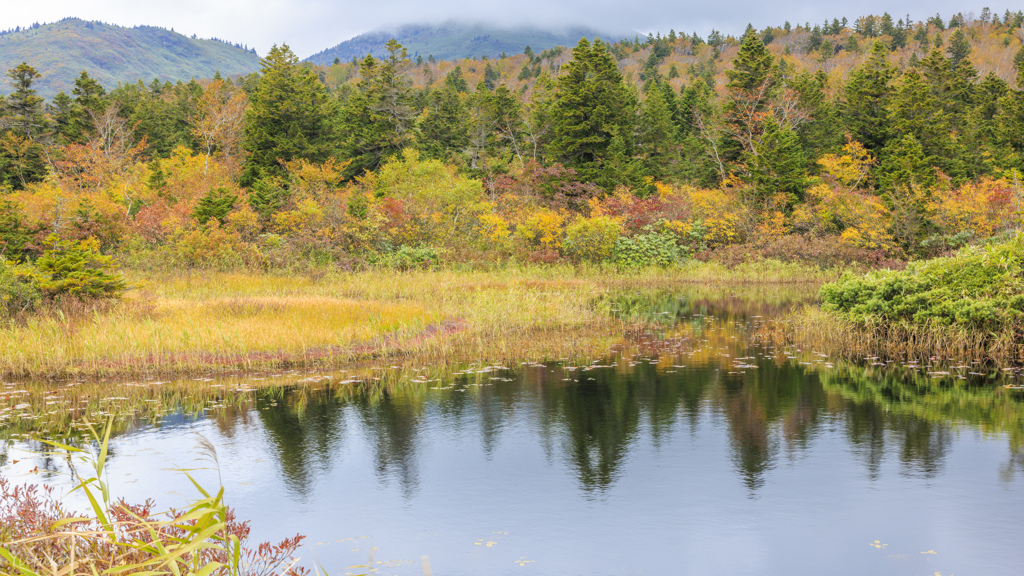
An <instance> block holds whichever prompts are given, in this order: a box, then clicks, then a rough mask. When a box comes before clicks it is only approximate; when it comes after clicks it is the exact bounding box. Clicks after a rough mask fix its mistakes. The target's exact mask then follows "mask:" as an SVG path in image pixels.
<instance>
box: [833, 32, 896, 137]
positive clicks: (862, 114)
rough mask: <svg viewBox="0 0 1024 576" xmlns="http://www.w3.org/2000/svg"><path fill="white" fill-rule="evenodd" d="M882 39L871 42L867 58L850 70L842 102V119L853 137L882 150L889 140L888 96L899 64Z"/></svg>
mask: <svg viewBox="0 0 1024 576" xmlns="http://www.w3.org/2000/svg"><path fill="white" fill-rule="evenodd" d="M888 54H889V51H888V49H887V48H886V47H885V44H882V42H881V41H875V42H874V44H872V45H871V52H870V53H869V54H868V59H867V60H866V61H865V62H864V63H863V64H861V65H860V66H859V67H858V68H856V69H854V70H853V72H851V73H850V80H849V81H848V82H847V83H846V87H845V89H844V98H843V101H842V104H841V111H842V116H843V121H844V123H845V124H846V128H847V129H849V131H850V132H851V134H852V135H853V138H854V139H855V140H857V141H858V142H860V143H861V144H863V145H864V147H865V148H867V149H868V150H875V151H877V150H880V149H881V148H882V147H883V146H885V144H886V142H888V140H889V115H888V108H889V106H888V105H889V99H890V98H891V96H892V82H893V78H894V77H895V76H896V67H895V66H893V65H892V64H890V63H889V58H888Z"/></svg>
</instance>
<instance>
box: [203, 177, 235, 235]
mask: <svg viewBox="0 0 1024 576" xmlns="http://www.w3.org/2000/svg"><path fill="white" fill-rule="evenodd" d="M237 203H238V196H237V195H235V194H232V193H231V191H230V190H228V189H227V188H225V187H223V186H218V187H217V188H211V189H210V191H209V192H207V193H206V194H205V195H204V196H203V197H202V198H200V199H199V204H197V205H196V209H195V211H194V212H193V213H192V217H193V218H195V219H196V222H198V223H199V224H200V225H204V224H206V223H207V222H209V221H210V220H211V219H215V220H217V222H218V223H219V224H220V225H221V226H223V225H224V218H226V217H227V215H228V214H229V213H231V211H232V210H234V208H235V204H237Z"/></svg>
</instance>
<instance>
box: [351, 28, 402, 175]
mask: <svg viewBox="0 0 1024 576" xmlns="http://www.w3.org/2000/svg"><path fill="white" fill-rule="evenodd" d="M386 49H387V54H386V55H385V57H384V58H383V59H382V60H380V61H377V60H374V58H373V56H370V55H367V57H366V58H365V59H364V60H363V62H362V64H361V65H360V69H359V74H360V76H362V79H361V80H360V82H359V84H358V86H357V87H356V90H355V92H353V93H352V95H350V96H349V98H348V102H346V104H345V108H344V110H342V114H341V117H340V129H341V132H342V133H343V134H344V141H343V142H342V146H341V148H342V157H343V158H345V159H346V160H351V161H352V163H351V164H350V165H349V167H348V169H347V171H346V176H347V177H349V178H351V177H354V176H358V175H359V174H361V173H363V172H364V171H370V170H376V169H377V167H379V166H380V165H381V164H382V163H383V162H384V161H385V160H386V159H388V158H390V157H392V156H395V155H396V154H398V153H399V152H400V151H401V150H402V149H403V148H405V147H406V146H408V145H409V144H410V143H412V141H413V136H414V128H415V119H416V116H417V111H416V108H415V106H414V101H413V100H414V98H413V96H414V95H413V92H412V87H411V82H410V81H409V78H408V76H407V72H408V70H409V68H410V67H411V63H410V61H409V55H408V52H407V51H406V49H405V48H404V47H403V46H402V45H401V44H399V43H398V42H396V41H395V40H393V39H392V40H390V41H388V43H387V45H386Z"/></svg>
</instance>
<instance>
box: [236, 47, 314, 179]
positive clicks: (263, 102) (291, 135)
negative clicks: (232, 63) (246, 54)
mask: <svg viewBox="0 0 1024 576" xmlns="http://www.w3.org/2000/svg"><path fill="white" fill-rule="evenodd" d="M261 64H262V68H261V71H260V79H259V83H258V84H257V85H256V90H255V91H254V92H253V94H252V96H251V98H250V106H249V110H248V112H247V113H246V118H245V120H246V122H245V136H244V139H243V141H242V146H243V147H244V148H245V150H246V151H248V152H249V157H248V158H247V159H246V162H245V166H244V167H243V168H242V177H241V179H240V181H241V183H242V185H243V186H251V185H252V184H253V183H254V182H256V181H257V180H259V179H262V178H268V177H275V176H278V177H280V176H284V175H285V174H286V171H285V168H284V165H283V162H287V161H290V160H295V159H299V158H302V159H305V160H308V161H310V162H323V161H324V160H326V159H327V158H328V157H329V156H330V154H331V152H332V151H333V148H332V138H331V136H332V133H331V118H332V116H333V114H334V112H333V107H332V105H331V102H330V100H329V99H328V97H327V89H326V87H324V85H323V83H321V82H320V79H319V78H318V77H317V75H316V74H315V73H314V72H313V71H312V70H310V69H309V68H306V67H304V66H301V65H300V64H299V59H298V57H297V56H295V54H294V53H293V52H292V51H291V48H289V47H288V46H287V45H281V46H277V45H275V46H273V47H272V48H271V49H270V52H269V53H268V54H267V56H266V58H264V59H263V61H262V63H261Z"/></svg>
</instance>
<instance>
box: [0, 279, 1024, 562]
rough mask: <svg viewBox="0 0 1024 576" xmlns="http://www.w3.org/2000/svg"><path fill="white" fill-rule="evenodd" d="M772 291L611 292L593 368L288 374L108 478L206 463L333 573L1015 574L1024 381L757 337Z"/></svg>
mask: <svg viewBox="0 0 1024 576" xmlns="http://www.w3.org/2000/svg"><path fill="white" fill-rule="evenodd" d="M781 308H782V306H779V305H777V303H775V304H772V305H769V304H766V303H763V302H751V301H749V300H748V301H739V300H735V299H718V300H708V299H699V300H698V299H693V298H688V297H687V296H686V295H685V294H668V295H666V294H660V295H654V296H651V295H648V296H642V297H641V296H637V297H626V298H623V299H622V300H621V302H618V303H617V304H616V308H615V310H616V311H617V313H619V314H622V315H624V316H632V317H644V318H645V319H646V320H647V322H646V328H643V329H636V330H631V331H627V333H626V334H625V335H624V337H623V344H622V345H621V346H619V347H616V349H614V350H612V351H610V352H609V355H608V356H607V357H604V358H599V359H595V360H594V361H592V362H590V363H582V362H570V361H560V362H548V363H543V364H541V363H535V362H532V361H524V362H523V363H520V364H516V365H507V366H485V365H471V366H461V367H457V369H456V368H453V369H451V371H450V372H448V373H440V374H438V373H436V372H432V371H424V372H422V375H421V376H417V374H420V373H419V372H416V371H412V372H411V373H410V374H412V375H411V376H410V377H409V378H410V383H409V385H407V386H401V387H392V388H388V389H382V388H374V389H368V388H366V387H361V386H354V385H351V384H346V383H345V380H346V376H345V375H344V374H306V373H293V374H291V377H292V378H294V379H306V380H310V379H312V380H315V381H316V382H317V385H316V386H314V387H309V386H305V387H298V386H295V387H282V388H273V389H263V390H258V391H255V392H253V393H252V400H251V402H247V403H240V404H221V405H216V406H209V407H207V409H205V410H201V411H198V412H195V411H189V410H178V411H177V412H172V413H169V414H165V415H164V416H162V417H161V418H160V419H159V420H158V421H157V422H156V423H155V424H138V425H135V426H133V427H131V428H130V429H127V430H125V431H123V432H122V433H120V434H119V435H117V436H116V438H115V439H114V440H113V442H112V457H111V460H110V463H109V478H110V481H111V485H112V490H113V492H114V493H115V494H116V495H118V496H123V497H125V498H126V499H127V500H129V501H142V500H144V499H146V498H149V497H153V498H155V499H156V500H157V502H158V504H159V505H161V506H174V505H178V506H180V505H181V504H183V503H184V502H185V501H186V500H187V498H189V497H193V496H195V492H194V490H193V489H191V488H190V485H189V483H188V480H187V479H186V478H185V477H184V475H183V474H182V473H181V472H180V471H176V470H175V469H176V468H196V467H205V468H206V469H204V470H198V471H196V472H194V473H193V474H194V475H196V476H197V478H198V479H199V481H200V482H201V483H202V484H204V485H207V486H215V485H216V484H217V483H218V482H222V483H223V485H224V486H225V488H226V495H227V500H228V502H229V504H230V505H232V506H233V507H234V508H235V510H236V512H237V515H238V516H239V517H240V518H243V519H249V520H251V522H252V526H253V535H254V537H255V538H256V539H257V540H275V541H276V540H280V539H282V538H284V537H287V536H292V535H294V534H295V533H301V534H304V535H306V536H307V539H306V540H305V544H304V546H303V548H302V549H301V552H300V554H301V556H302V563H303V564H304V565H306V566H313V565H314V563H319V564H321V565H323V566H324V567H325V568H326V569H327V571H328V572H329V573H330V574H331V575H332V576H334V575H341V574H361V573H368V572H369V573H373V574H403V575H419V574H423V573H424V567H423V564H422V559H423V557H427V558H428V559H429V564H430V566H431V568H432V570H433V573H434V574H444V575H471V574H472V575H476V574H552V575H553V574H559V575H562V574H587V575H592V574H624V575H625V574H694V575H705V574H759V575H765V574H781V575H791V574H807V573H829V574H901V575H902V574H922V575H934V574H942V575H948V574H986V575H1001V574H1006V575H1010V574H1019V573H1020V570H1021V567H1022V566H1024V547H1022V546H1020V538H1021V533H1022V529H1024V516H1022V514H1021V513H1022V512H1024V398H1022V396H1021V394H1020V391H1019V390H1014V389H1010V388H1005V387H1003V386H1002V385H1001V384H998V383H992V382H990V381H987V380H986V378H982V377H980V376H977V375H976V374H974V375H972V374H971V369H970V368H968V367H966V366H964V367H961V368H960V369H959V371H957V369H951V370H946V371H948V372H950V373H949V374H944V373H938V374H937V373H936V372H937V370H932V371H931V373H929V372H930V369H929V365H928V362H927V360H922V362H921V363H919V364H916V365H912V366H910V367H909V368H908V367H904V366H895V365H883V363H881V362H871V361H867V362H865V363H863V364H859V365H851V364H844V363H841V362H838V361H836V362H832V361H830V359H828V358H825V357H823V356H822V355H819V354H815V353H814V352H813V351H809V350H795V349H773V348H769V347H767V346H762V345H759V344H758V343H757V341H756V340H755V339H753V338H752V334H753V332H754V331H755V330H756V328H757V326H758V324H759V323H760V322H763V321H764V320H765V319H766V318H768V317H770V316H772V315H774V314H777V313H778V312H779V310H780V309H781ZM959 375H962V376H963V378H965V379H963V380H961V379H960V378H959V377H958V376H959ZM197 433H198V434H201V435H202V436H204V437H205V438H207V439H209V440H210V441H211V442H212V443H213V445H214V446H215V447H216V449H217V455H218V459H219V467H218V468H219V469H218V470H214V469H211V465H210V463H209V462H204V461H202V460H201V459H200V456H199V452H198V451H197V450H196V449H195V446H196V441H197V438H196V434H197ZM38 450H39V445H38V444H37V443H35V442H29V441H26V440H23V439H12V440H11V441H10V442H8V443H7V445H6V447H5V448H4V449H3V451H2V454H0V464H2V466H0V473H2V474H4V475H5V476H7V477H9V478H11V479H12V480H14V481H16V482H30V481H35V482H38V481H42V482H47V483H51V484H54V485H56V486H58V489H60V490H65V491H66V490H67V487H68V484H69V480H68V476H67V475H66V474H65V473H64V472H65V465H64V464H63V463H62V462H61V461H60V460H59V459H51V458H46V457H43V456H40V455H38V454H34V453H33V451H38ZM67 501H68V502H69V503H71V504H73V505H75V506H77V507H78V508H79V509H84V505H82V504H83V503H82V502H81V497H80V495H78V494H77V493H76V494H72V495H69V496H67Z"/></svg>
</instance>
